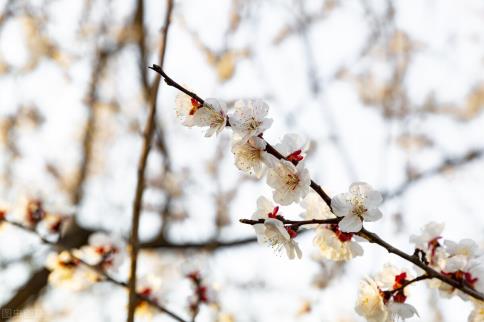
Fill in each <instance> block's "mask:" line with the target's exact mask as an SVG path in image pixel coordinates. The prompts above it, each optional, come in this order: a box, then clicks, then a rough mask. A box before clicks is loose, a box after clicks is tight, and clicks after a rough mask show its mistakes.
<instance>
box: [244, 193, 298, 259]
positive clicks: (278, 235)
mask: <svg viewBox="0 0 484 322" xmlns="http://www.w3.org/2000/svg"><path fill="white" fill-rule="evenodd" d="M278 211H279V207H276V206H274V205H273V204H272V202H270V201H269V200H268V199H267V198H265V197H259V199H258V200H257V210H256V212H255V213H254V214H253V216H252V219H253V220H259V219H264V223H261V224H255V225H254V226H253V227H254V229H255V232H256V235H257V241H258V242H259V243H260V244H263V245H268V246H270V247H272V248H273V249H274V251H275V252H276V253H278V254H280V253H281V252H282V250H283V249H285V251H286V254H287V257H289V259H294V258H295V257H296V256H297V257H298V258H301V256H302V252H301V249H300V248H299V245H298V244H297V242H296V241H295V240H294V237H296V236H297V233H296V232H295V231H294V230H292V229H291V228H286V227H284V224H283V223H282V221H281V220H279V219H277V217H278Z"/></svg>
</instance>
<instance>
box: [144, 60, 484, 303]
mask: <svg viewBox="0 0 484 322" xmlns="http://www.w3.org/2000/svg"><path fill="white" fill-rule="evenodd" d="M150 68H151V69H153V70H154V71H156V72H158V73H159V74H160V75H162V76H163V77H164V78H165V82H166V83H167V84H168V85H169V86H173V87H175V88H177V89H179V90H180V91H182V92H183V93H185V94H187V95H188V96H190V97H192V98H194V99H196V100H197V101H198V102H199V103H201V104H203V102H204V101H203V99H201V98H200V97H198V96H197V95H196V94H194V93H192V92H190V91H188V90H186V89H184V88H183V87H182V86H181V85H179V84H178V83H177V82H175V81H174V80H173V79H171V78H170V77H169V76H168V75H167V74H166V73H165V72H164V71H163V70H162V68H161V67H160V66H157V65H153V66H152V67H150ZM227 125H230V123H229V122H227ZM266 151H267V152H268V153H270V154H272V155H274V156H275V157H276V158H278V159H285V158H284V156H283V155H282V154H280V153H279V152H278V151H277V150H276V149H274V147H272V146H271V145H270V144H269V143H267V148H266ZM311 188H313V190H314V191H315V192H316V193H318V194H319V195H320V196H321V198H322V199H323V200H324V202H325V203H326V204H327V205H328V206H329V207H330V208H331V197H329V196H328V195H327V194H326V192H324V190H323V189H322V188H321V187H320V186H319V185H318V184H316V183H315V182H313V181H311ZM332 220H334V221H336V220H337V218H336V219H332ZM241 222H242V223H245V224H257V223H263V222H264V219H261V220H259V221H252V220H249V219H241ZM336 222H337V221H336ZM290 223H291V224H292V225H294V224H296V225H297V224H299V225H306V224H314V222H310V223H307V222H305V221H290ZM322 223H327V222H326V220H324V221H323V222H322ZM332 223H334V222H332ZM357 234H358V235H359V236H361V237H363V238H365V239H367V240H368V241H369V242H370V243H375V244H377V245H379V246H381V247H383V248H385V249H386V250H387V251H388V252H389V253H392V254H395V255H397V256H399V257H401V258H403V259H405V260H407V261H409V262H411V263H413V264H414V265H416V266H418V267H420V268H421V269H423V270H424V271H425V272H426V274H427V275H428V276H429V278H437V279H439V280H441V281H442V282H444V283H447V284H449V285H450V286H452V287H454V288H456V289H459V290H461V291H462V292H464V293H466V294H468V295H470V296H472V297H474V298H476V299H479V300H481V301H484V294H481V293H480V292H477V291H476V290H474V289H472V288H470V287H468V286H467V285H462V283H459V282H458V281H456V280H453V279H452V278H450V277H448V276H445V275H443V274H441V273H439V272H437V271H436V270H434V269H433V268H431V267H430V266H427V265H426V264H425V263H423V262H422V261H420V259H419V258H418V256H411V255H408V254H407V253H405V252H403V251H401V250H399V249H398V248H396V247H394V246H392V245H390V244H389V243H387V242H386V241H384V240H383V239H381V238H380V237H379V236H378V235H377V234H375V233H372V232H370V231H368V230H366V229H365V228H362V229H361V231H359V232H358V233H357Z"/></svg>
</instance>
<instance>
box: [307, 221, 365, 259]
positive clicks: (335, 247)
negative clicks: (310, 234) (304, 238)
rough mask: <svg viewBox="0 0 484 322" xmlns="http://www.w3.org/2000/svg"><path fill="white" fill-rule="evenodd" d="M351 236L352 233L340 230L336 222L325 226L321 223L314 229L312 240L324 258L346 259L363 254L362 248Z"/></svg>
mask: <svg viewBox="0 0 484 322" xmlns="http://www.w3.org/2000/svg"><path fill="white" fill-rule="evenodd" d="M352 238H354V237H353V233H344V232H342V231H340V230H339V228H338V225H336V224H335V225H327V226H326V227H323V225H321V227H318V228H317V230H316V236H315V237H314V240H313V242H314V244H315V245H316V246H317V247H318V248H319V251H320V252H321V255H323V256H324V257H325V258H327V259H331V260H334V261H346V260H350V259H352V258H353V257H357V256H362V255H363V248H362V247H361V246H360V244H358V243H357V242H356V241H353V240H352Z"/></svg>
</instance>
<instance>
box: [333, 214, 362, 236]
mask: <svg viewBox="0 0 484 322" xmlns="http://www.w3.org/2000/svg"><path fill="white" fill-rule="evenodd" d="M338 226H339V229H340V230H341V231H342V232H345V233H356V232H359V231H360V230H361V228H362V227H363V223H362V222H361V219H360V217H358V216H355V215H353V214H351V215H348V216H345V217H344V218H343V219H342V220H341V221H340V222H339V224H338Z"/></svg>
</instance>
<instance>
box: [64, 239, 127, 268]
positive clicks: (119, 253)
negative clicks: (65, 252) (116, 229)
mask: <svg viewBox="0 0 484 322" xmlns="http://www.w3.org/2000/svg"><path fill="white" fill-rule="evenodd" d="M73 253H74V255H75V256H76V257H78V258H81V259H82V260H83V261H85V262H86V263H88V264H89V265H93V266H99V267H101V268H102V269H103V270H104V271H108V270H112V271H117V270H118V268H119V266H121V264H122V263H123V262H124V260H125V258H126V257H127V252H126V245H125V243H124V242H123V241H122V240H121V238H119V237H117V236H109V235H106V234H104V233H94V234H92V235H91V236H89V244H88V245H86V246H83V247H81V248H80V249H77V250H74V251H73Z"/></svg>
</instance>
